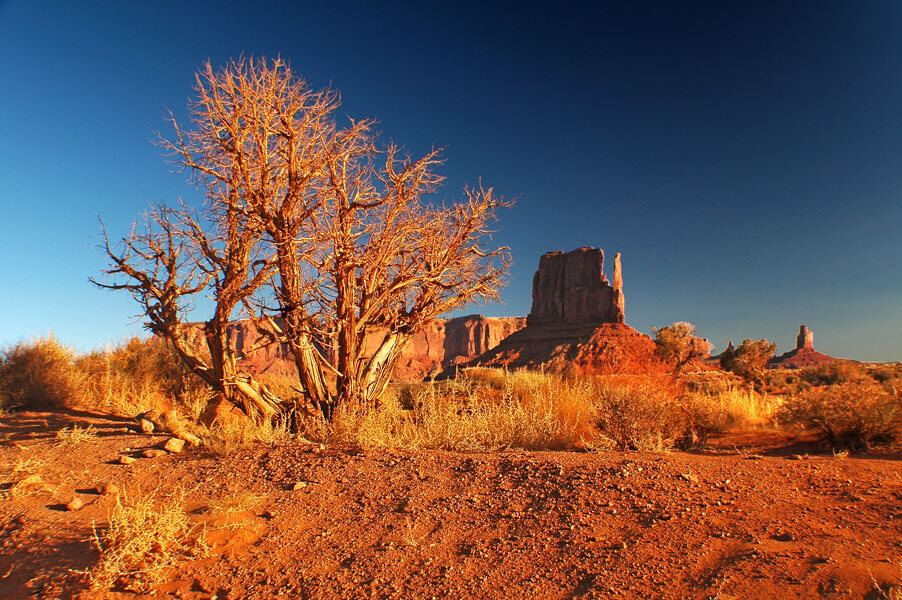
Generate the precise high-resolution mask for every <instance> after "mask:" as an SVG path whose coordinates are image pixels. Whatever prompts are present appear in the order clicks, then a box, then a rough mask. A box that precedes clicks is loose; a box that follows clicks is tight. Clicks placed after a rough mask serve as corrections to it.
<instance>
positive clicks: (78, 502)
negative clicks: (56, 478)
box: [66, 496, 85, 510]
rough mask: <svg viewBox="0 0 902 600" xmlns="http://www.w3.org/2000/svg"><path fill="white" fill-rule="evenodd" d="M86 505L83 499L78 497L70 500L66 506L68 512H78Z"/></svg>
mask: <svg viewBox="0 0 902 600" xmlns="http://www.w3.org/2000/svg"><path fill="white" fill-rule="evenodd" d="M84 505H85V503H84V501H83V500H82V499H81V498H79V497H78V496H76V497H75V498H72V500H70V501H69V503H68V504H67V505H66V510H78V509H80V508H81V507H82V506H84Z"/></svg>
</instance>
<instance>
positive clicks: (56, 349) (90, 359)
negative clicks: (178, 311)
mask: <svg viewBox="0 0 902 600" xmlns="http://www.w3.org/2000/svg"><path fill="white" fill-rule="evenodd" d="M207 397H208V394H207V391H206V389H205V388H204V386H203V385H202V384H201V383H200V381H199V380H198V379H197V378H196V377H194V376H193V375H191V374H189V373H187V372H186V371H185V370H184V369H183V368H182V367H181V365H180V364H179V362H178V360H177V359H176V357H175V356H174V354H173V352H172V350H171V349H170V348H169V346H168V345H167V344H166V343H165V342H163V341H162V340H159V339H154V338H151V339H148V340H141V339H138V338H133V339H131V340H129V341H127V342H124V343H122V344H120V345H118V346H115V347H111V348H107V349H104V350H97V351H94V352H89V353H87V354H83V355H80V356H79V355H77V354H76V353H75V352H74V351H73V350H71V349H69V348H67V347H66V346H63V345H62V344H60V343H59V342H58V341H57V340H56V338H54V337H53V336H49V337H42V338H38V339H34V340H31V341H30V342H20V343H18V344H15V345H13V346H11V347H9V348H7V349H6V350H4V351H2V352H0V411H11V410H16V409H31V410H46V409H59V408H78V409H86V410H94V411H99V412H105V413H109V414H114V415H119V416H126V417H132V416H134V415H136V414H138V413H141V412H144V411H148V410H154V411H157V412H159V413H162V412H165V411H167V410H171V409H173V408H176V409H178V410H180V411H181V412H182V413H183V414H184V415H185V417H186V418H187V419H189V420H191V421H192V422H193V421H195V420H196V418H197V417H198V416H199V414H200V412H201V410H203V406H204V405H205V404H206V400H207Z"/></svg>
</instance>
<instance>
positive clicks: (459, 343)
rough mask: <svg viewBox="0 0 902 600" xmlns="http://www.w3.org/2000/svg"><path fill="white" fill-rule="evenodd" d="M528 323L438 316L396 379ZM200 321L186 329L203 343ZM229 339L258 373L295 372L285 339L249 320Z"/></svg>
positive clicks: (374, 342) (401, 362)
mask: <svg viewBox="0 0 902 600" xmlns="http://www.w3.org/2000/svg"><path fill="white" fill-rule="evenodd" d="M525 326H526V319H525V318H524V317H483V316H482V315H470V316H467V317H457V318H454V319H438V320H436V321H433V322H432V323H430V324H429V325H427V326H426V328H425V329H423V330H422V331H420V332H419V333H418V334H417V335H416V336H414V338H413V339H412V340H411V341H410V342H409V343H408V344H407V346H405V348H404V350H403V351H402V352H401V356H400V357H399V359H398V364H397V365H396V367H395V372H394V378H395V379H397V380H412V379H423V378H424V377H428V376H429V375H430V374H434V373H438V372H441V371H442V370H443V369H445V368H449V367H453V366H454V365H457V364H460V363H464V362H467V361H468V360H471V359H473V358H475V357H477V356H479V355H481V354H483V353H485V352H487V351H488V350H490V349H492V348H494V347H495V346H497V345H498V343H499V342H500V341H501V340H503V339H504V338H506V337H507V336H509V335H510V334H512V333H514V332H515V331H517V330H519V329H522V328H523V327H525ZM201 327H202V326H201V325H196V326H194V327H192V328H190V329H189V330H188V334H187V335H188V338H189V340H191V341H195V342H202V338H203V331H202V329H201ZM384 335H385V331H384V330H379V329H376V330H373V331H370V332H368V333H367V335H366V348H367V350H368V352H373V351H375V349H376V348H377V347H378V346H379V344H380V343H381V342H382V338H383V336H384ZM228 339H229V344H230V345H231V347H232V348H233V349H234V350H235V351H236V352H237V353H238V364H239V365H240V366H241V367H242V368H244V369H247V370H248V371H250V372H251V373H254V374H258V375H259V374H264V373H266V374H271V375H288V376H295V375H296V374H297V368H296V367H295V364H294V359H293V357H292V355H291V353H290V352H289V351H288V348H287V346H285V345H283V344H276V343H272V344H261V342H262V341H264V340H263V334H262V333H261V331H260V330H259V329H258V328H257V327H256V326H255V325H254V324H253V323H251V322H250V321H238V322H235V323H231V324H229V327H228Z"/></svg>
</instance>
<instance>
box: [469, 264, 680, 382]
mask: <svg viewBox="0 0 902 600" xmlns="http://www.w3.org/2000/svg"><path fill="white" fill-rule="evenodd" d="M603 266H604V253H603V252H602V251H601V250H599V249H597V248H579V249H578V250H574V251H572V252H566V253H564V252H549V253H547V254H545V255H544V256H542V258H541V260H540V261H539V270H538V271H537V272H536V274H535V277H534V278H533V298H532V312H531V313H530V315H529V317H528V319H527V326H526V328H525V329H521V330H520V331H517V332H516V333H513V334H511V335H510V337H508V338H506V339H505V340H503V341H502V342H501V343H500V344H498V346H497V347H496V348H494V349H493V350H490V351H489V352H487V353H485V354H484V355H482V356H480V357H479V358H477V359H476V360H474V361H471V362H470V363H468V366H471V365H472V366H475V365H483V366H496V367H500V366H505V367H509V368H527V369H539V368H541V369H544V370H546V371H552V372H564V371H566V372H577V373H586V374H609V373H649V372H662V371H664V370H666V366H665V365H664V363H663V362H662V361H661V360H660V359H659V358H658V356H657V355H656V354H655V343H654V342H653V341H652V339H651V338H650V337H648V336H647V335H645V334H642V333H639V332H638V331H636V330H635V329H633V328H632V327H630V326H628V325H626V324H625V323H624V322H623V320H624V298H623V276H622V271H621V267H620V254H619V253H618V254H617V255H616V256H615V257H614V285H613V286H611V285H609V284H608V282H607V279H605V276H604V273H603V272H602V268H603Z"/></svg>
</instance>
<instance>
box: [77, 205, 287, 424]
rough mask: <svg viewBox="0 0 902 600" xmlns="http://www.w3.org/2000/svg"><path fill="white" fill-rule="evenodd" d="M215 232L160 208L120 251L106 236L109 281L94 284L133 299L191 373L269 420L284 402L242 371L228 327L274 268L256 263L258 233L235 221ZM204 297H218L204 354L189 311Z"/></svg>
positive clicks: (185, 213) (206, 328) (185, 214)
mask: <svg viewBox="0 0 902 600" xmlns="http://www.w3.org/2000/svg"><path fill="white" fill-rule="evenodd" d="M217 231H218V233H215V234H209V233H207V231H206V228H204V227H202V225H201V221H200V218H199V217H198V216H197V215H196V214H194V213H193V212H192V211H191V210H190V209H188V208H187V207H186V206H184V205H182V206H181V207H180V208H178V209H173V208H169V207H166V206H157V207H154V208H153V209H152V210H151V212H150V213H148V214H147V216H146V218H145V220H144V222H143V223H142V224H141V228H140V229H139V228H138V226H137V225H136V226H134V227H133V228H132V231H131V233H130V235H128V236H126V237H125V238H123V239H122V241H121V243H120V244H119V245H118V246H115V247H114V246H113V245H111V244H110V241H109V238H108V237H107V235H106V231H105V230H104V232H103V237H104V249H105V251H106V254H107V256H108V258H109V259H110V263H111V264H110V266H109V267H108V268H107V269H106V270H105V271H104V273H105V274H106V275H107V280H105V281H99V280H97V279H95V278H92V279H91V281H92V282H93V283H94V284H96V285H98V286H100V287H102V288H107V289H113V290H126V291H128V292H129V293H131V295H132V297H133V298H134V299H135V300H136V301H137V302H138V303H139V305H140V306H141V308H142V312H143V315H144V316H145V317H146V318H147V321H146V322H145V326H146V327H147V328H148V329H149V330H150V331H152V332H153V333H154V334H156V335H158V336H160V337H162V338H163V339H167V340H169V341H170V342H171V344H172V346H173V348H174V349H175V352H176V354H177V356H178V357H179V358H180V359H181V360H182V362H183V363H184V364H185V365H186V366H187V367H188V368H189V369H190V370H191V371H192V372H194V373H195V374H196V375H198V376H199V377H200V378H201V379H202V380H203V381H204V382H205V383H207V384H208V385H209V386H210V387H211V388H212V389H214V390H216V391H218V392H219V393H221V394H223V395H224V396H225V397H226V398H227V399H229V400H232V401H235V402H236V403H238V404H239V405H240V406H242V408H243V409H244V410H245V412H247V413H248V414H249V415H252V416H258V417H259V416H262V417H271V416H273V415H274V414H276V413H278V412H279V411H280V410H281V406H280V404H281V402H280V400H279V399H278V398H276V397H275V396H274V395H273V394H271V393H270V392H269V391H268V390H267V389H266V387H265V386H261V385H260V384H259V383H257V382H256V381H254V379H253V377H251V376H250V375H249V374H247V373H244V372H242V371H240V370H239V369H238V368H237V366H236V363H235V357H234V355H233V352H232V349H231V347H230V346H229V344H228V339H227V330H226V328H227V326H228V323H229V317H230V315H232V314H233V313H234V312H235V310H236V308H239V306H240V305H241V304H242V303H244V302H247V300H248V298H249V297H250V296H251V295H252V294H253V292H254V291H255V290H256V289H257V288H259V287H260V286H261V285H262V284H263V283H264V282H265V281H266V280H267V279H268V278H269V277H270V276H271V274H272V265H271V263H270V262H268V261H266V260H255V246H256V244H257V243H258V240H259V237H260V235H261V232H260V231H259V229H258V228H256V227H253V226H252V227H248V226H247V225H246V224H242V223H240V219H238V218H232V219H231V223H230V224H226V226H224V227H221V228H219V229H218V230H217ZM203 291H212V293H213V299H214V301H215V309H214V312H213V315H212V316H211V317H210V318H209V319H208V320H207V321H206V322H205V323H204V324H203V337H204V340H205V345H204V347H203V348H202V349H199V348H197V347H196V346H195V345H194V344H192V343H190V341H189V337H190V336H189V331H188V329H189V327H190V325H189V324H188V323H187V320H186V311H187V309H188V308H189V307H190V305H191V300H192V299H193V298H194V297H195V296H196V295H197V294H199V293H201V292H203Z"/></svg>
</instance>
